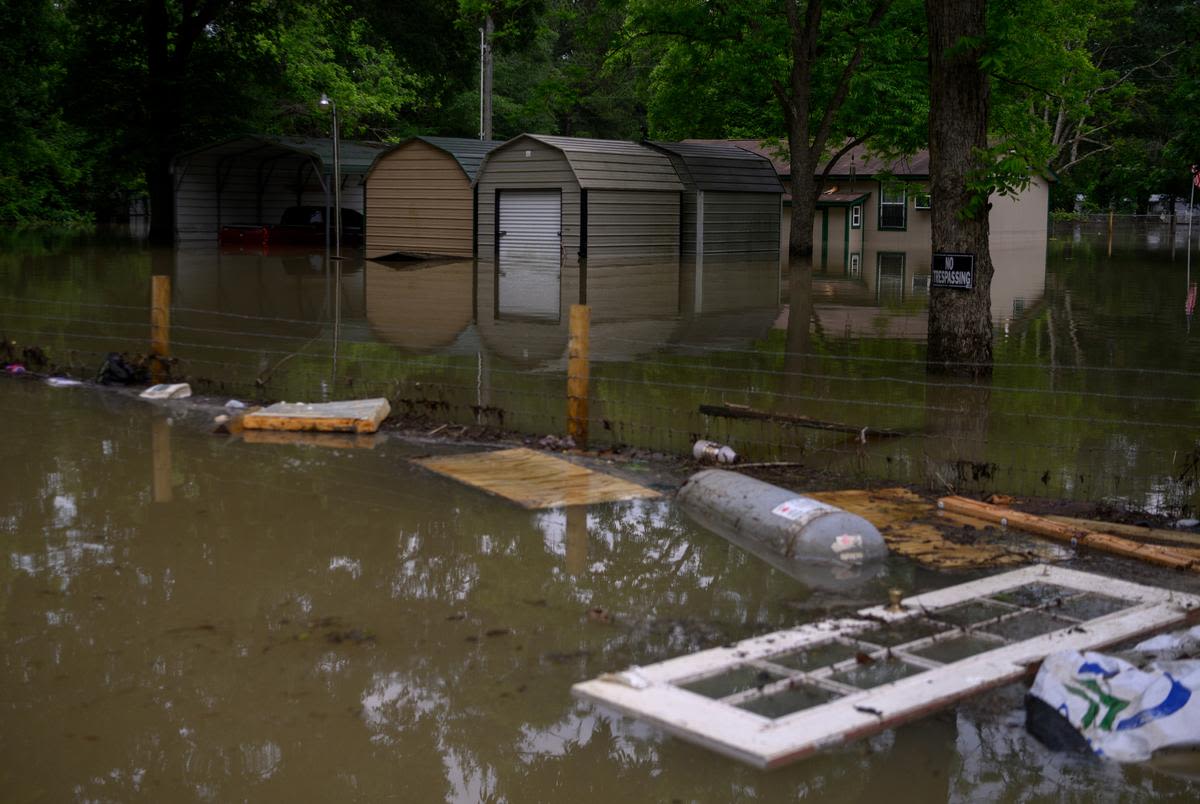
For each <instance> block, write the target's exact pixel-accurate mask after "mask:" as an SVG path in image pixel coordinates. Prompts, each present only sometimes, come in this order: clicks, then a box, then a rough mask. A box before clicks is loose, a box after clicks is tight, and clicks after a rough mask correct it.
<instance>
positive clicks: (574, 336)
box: [567, 304, 591, 449]
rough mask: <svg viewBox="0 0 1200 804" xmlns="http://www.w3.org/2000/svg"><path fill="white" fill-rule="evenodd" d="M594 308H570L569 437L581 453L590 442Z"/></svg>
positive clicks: (568, 364) (573, 305)
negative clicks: (590, 354) (590, 353)
mask: <svg viewBox="0 0 1200 804" xmlns="http://www.w3.org/2000/svg"><path fill="white" fill-rule="evenodd" d="M590 321H591V308H589V307H588V306H587V305H586V304H572V305H571V330H570V338H569V340H568V341H567V435H569V436H570V437H571V438H572V439H574V441H575V445H576V446H577V447H579V448H580V449H585V448H586V447H587V440H588V328H589V323H590Z"/></svg>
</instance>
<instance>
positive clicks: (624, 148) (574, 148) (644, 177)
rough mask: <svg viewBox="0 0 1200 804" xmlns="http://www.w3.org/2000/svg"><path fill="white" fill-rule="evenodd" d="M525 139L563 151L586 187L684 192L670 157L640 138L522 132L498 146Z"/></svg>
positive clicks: (500, 147)
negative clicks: (624, 138) (615, 138)
mask: <svg viewBox="0 0 1200 804" xmlns="http://www.w3.org/2000/svg"><path fill="white" fill-rule="evenodd" d="M523 140H534V141H535V142H540V143H542V144H544V145H549V146H550V147H551V148H556V149H558V150H559V151H561V152H562V154H563V156H564V157H566V160H567V163H568V164H569V165H570V166H571V170H572V172H574V174H575V179H576V180H577V181H578V182H579V186H580V187H581V188H583V189H585V190H662V191H674V192H680V191H682V190H683V189H684V186H683V184H682V183H681V182H680V181H679V176H678V175H677V174H676V172H675V168H674V167H673V166H672V164H671V160H670V158H668V157H667V156H666V155H665V154H662V153H659V152H658V151H655V150H653V149H651V148H647V147H646V146H644V145H639V144H637V143H636V142H628V141H625V140H593V139H584V138H580V137H551V136H545V135H541V134H521V135H519V136H517V137H514V138H512V139H511V140H509V141H508V142H506V143H504V144H503V145H500V146H497V148H496V149H495V150H500V149H504V148H511V147H513V146H514V145H515V144H517V143H519V142H521V141H523ZM489 157H490V154H489ZM486 160H487V157H485V159H484V161H485V162H486Z"/></svg>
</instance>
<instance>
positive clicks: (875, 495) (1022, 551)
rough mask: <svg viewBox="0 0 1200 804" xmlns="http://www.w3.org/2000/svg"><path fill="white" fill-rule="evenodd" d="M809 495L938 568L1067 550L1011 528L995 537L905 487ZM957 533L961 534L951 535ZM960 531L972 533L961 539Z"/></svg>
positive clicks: (999, 563)
mask: <svg viewBox="0 0 1200 804" xmlns="http://www.w3.org/2000/svg"><path fill="white" fill-rule="evenodd" d="M809 496H810V497H813V498H815V499H818V500H820V501H822V502H826V503H829V504H830V505H836V506H837V507H839V508H843V509H845V510H846V511H849V512H850V513H852V514H857V515H858V516H861V517H862V518H863V519H865V520H867V521H868V522H870V523H871V524H872V525H874V526H875V527H876V528H877V529H878V530H879V532H880V534H881V535H882V536H883V538H884V541H886V542H887V546H888V549H889V550H891V551H892V552H893V553H895V554H897V555H901V556H904V557H906V558H911V559H912V560H914V561H917V562H919V563H921V564H924V565H925V566H929V567H935V568H937V569H955V570H957V569H978V568H985V567H993V568H995V567H1008V566H1013V565H1017V564H1027V563H1030V562H1033V561H1059V560H1062V559H1064V558H1067V557H1069V555H1070V553H1069V552H1068V551H1064V550H1063V549H1062V548H1059V547H1057V546H1055V545H1049V544H1046V543H1044V542H1040V541H1038V540H1036V539H1023V538H1020V537H1016V538H1014V535H1013V534H1011V533H1004V534H1001V533H1000V532H999V531H997V536H998V537H999V538H995V539H991V538H988V537H987V536H986V535H985V534H986V533H987V532H988V531H987V530H986V529H987V528H988V527H989V523H988V522H985V521H983V520H981V519H975V518H973V517H969V516H964V515H961V514H953V513H949V512H945V511H942V512H939V511H938V509H937V507H936V505H935V504H934V503H933V502H931V501H928V500H926V499H925V498H923V497H921V496H920V495H919V494H915V493H913V492H911V491H909V490H908V489H902V488H892V489H876V490H871V491H866V490H859V489H854V490H849V491H829V492H819V493H816V494H810V495H809ZM956 533H957V534H960V536H958V537H955V538H951V537H952V536H954V535H955V534H956ZM961 534H971V535H973V537H974V538H970V539H964V538H961Z"/></svg>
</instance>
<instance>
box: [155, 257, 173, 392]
mask: <svg viewBox="0 0 1200 804" xmlns="http://www.w3.org/2000/svg"><path fill="white" fill-rule="evenodd" d="M170 333H171V277H169V276H153V277H151V278H150V357H151V363H150V375H151V379H152V380H154V382H162V381H163V380H164V379H166V374H167V372H166V371H165V369H166V359H167V357H168V356H169V355H170V354H171V334H170Z"/></svg>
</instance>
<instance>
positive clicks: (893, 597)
mask: <svg viewBox="0 0 1200 804" xmlns="http://www.w3.org/2000/svg"><path fill="white" fill-rule="evenodd" d="M903 599H904V590H903V589H898V588H894V587H893V588H892V589H889V590H888V608H887V610H888V611H891V612H897V613H899V612H901V611H904V604H903V603H901V602H900V601H902V600H903Z"/></svg>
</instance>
